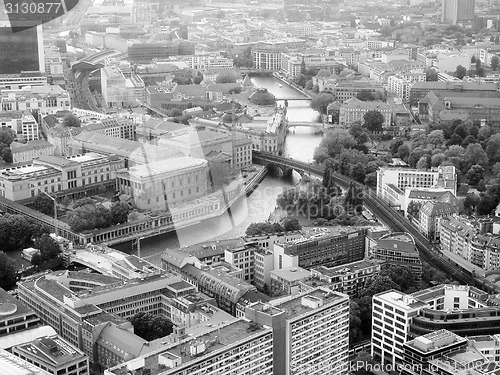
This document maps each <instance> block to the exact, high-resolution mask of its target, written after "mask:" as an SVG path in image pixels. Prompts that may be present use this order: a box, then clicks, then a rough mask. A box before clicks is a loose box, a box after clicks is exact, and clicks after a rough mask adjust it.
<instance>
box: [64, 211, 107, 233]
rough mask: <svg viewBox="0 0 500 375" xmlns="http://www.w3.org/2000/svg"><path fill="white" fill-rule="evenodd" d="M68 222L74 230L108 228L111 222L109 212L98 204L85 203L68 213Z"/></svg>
mask: <svg viewBox="0 0 500 375" xmlns="http://www.w3.org/2000/svg"><path fill="white" fill-rule="evenodd" d="M68 224H69V226H70V227H71V229H72V230H74V231H76V232H83V231H86V230H94V229H102V228H108V227H109V226H110V225H111V224H112V221H111V213H110V211H109V210H108V209H107V208H106V207H104V206H102V205H100V204H99V205H96V204H85V205H83V206H80V207H77V208H75V209H74V210H73V212H71V213H69V214H68Z"/></svg>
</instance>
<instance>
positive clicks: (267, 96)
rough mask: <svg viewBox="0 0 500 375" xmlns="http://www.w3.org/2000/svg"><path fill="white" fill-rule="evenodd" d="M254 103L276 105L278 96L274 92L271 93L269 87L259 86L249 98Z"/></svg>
mask: <svg viewBox="0 0 500 375" xmlns="http://www.w3.org/2000/svg"><path fill="white" fill-rule="evenodd" d="M248 100H250V102H251V103H252V104H255V105H262V106H264V105H266V106H267V105H268V106H271V105H275V104H276V98H275V96H274V95H273V94H271V93H270V92H269V91H267V89H264V88H258V89H256V90H255V91H254V92H253V93H252V94H251V95H250V96H249V98H248Z"/></svg>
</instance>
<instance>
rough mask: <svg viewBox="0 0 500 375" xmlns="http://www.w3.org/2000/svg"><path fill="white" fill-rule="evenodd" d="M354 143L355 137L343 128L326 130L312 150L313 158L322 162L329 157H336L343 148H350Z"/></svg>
mask: <svg viewBox="0 0 500 375" xmlns="http://www.w3.org/2000/svg"><path fill="white" fill-rule="evenodd" d="M355 145H356V141H355V139H354V138H353V137H352V136H351V135H350V134H349V133H348V132H347V131H346V130H343V129H335V130H333V131H330V132H327V133H326V134H325V136H324V137H323V139H322V140H321V142H320V144H319V146H318V147H317V148H316V150H314V156H313V158H314V160H315V161H316V162H317V163H322V162H323V161H324V160H326V159H328V158H330V157H336V156H338V155H339V154H340V152H341V151H342V150H343V149H352V148H353V147H354V146H355Z"/></svg>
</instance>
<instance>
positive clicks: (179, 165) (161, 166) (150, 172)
mask: <svg viewBox="0 0 500 375" xmlns="http://www.w3.org/2000/svg"><path fill="white" fill-rule="evenodd" d="M206 165H207V161H206V160H204V159H197V158H191V157H187V156H183V157H178V158H173V159H170V160H169V161H168V162H165V161H163V160H160V161H156V162H152V163H148V164H141V165H136V166H134V167H131V168H129V170H128V173H129V174H130V175H132V176H134V177H137V178H150V177H151V176H154V175H160V174H163V173H170V172H175V171H179V170H187V169H188V168H195V167H204V166H206Z"/></svg>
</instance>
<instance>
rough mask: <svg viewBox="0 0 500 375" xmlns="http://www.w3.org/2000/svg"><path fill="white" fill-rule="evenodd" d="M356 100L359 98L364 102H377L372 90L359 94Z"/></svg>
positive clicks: (362, 91)
mask: <svg viewBox="0 0 500 375" xmlns="http://www.w3.org/2000/svg"><path fill="white" fill-rule="evenodd" d="M356 98H358V99H359V100H362V101H364V102H369V101H373V100H375V98H374V97H373V94H372V92H371V91H370V90H366V89H364V90H361V91H360V92H358V94H357V95H356Z"/></svg>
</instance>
